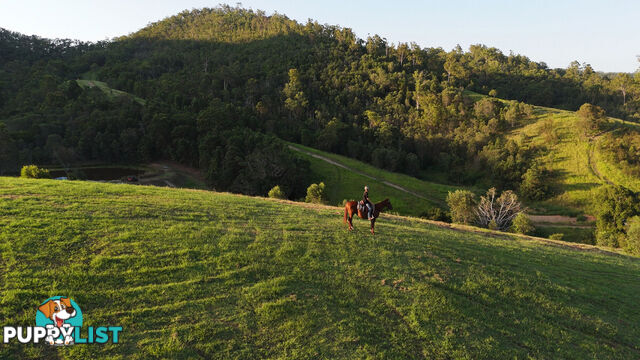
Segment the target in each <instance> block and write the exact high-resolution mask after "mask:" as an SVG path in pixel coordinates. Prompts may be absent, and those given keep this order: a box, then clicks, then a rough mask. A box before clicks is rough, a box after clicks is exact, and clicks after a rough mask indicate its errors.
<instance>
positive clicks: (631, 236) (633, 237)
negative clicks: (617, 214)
mask: <svg viewBox="0 0 640 360" xmlns="http://www.w3.org/2000/svg"><path fill="white" fill-rule="evenodd" d="M626 245H627V246H626V248H627V251H629V252H630V253H632V254H637V255H640V216H634V217H632V218H630V219H629V220H628V221H627V244H626Z"/></svg>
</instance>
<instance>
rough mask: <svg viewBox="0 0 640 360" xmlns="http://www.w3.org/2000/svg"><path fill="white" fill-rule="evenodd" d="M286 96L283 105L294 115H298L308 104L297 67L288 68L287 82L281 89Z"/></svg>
mask: <svg viewBox="0 0 640 360" xmlns="http://www.w3.org/2000/svg"><path fill="white" fill-rule="evenodd" d="M282 93H283V94H284V96H285V97H286V99H285V101H284V106H285V107H286V108H287V109H288V110H289V111H291V113H293V114H295V115H296V116H300V115H301V114H302V112H303V111H304V110H305V109H306V108H307V106H308V105H309V101H308V100H307V97H306V96H305V94H304V92H303V91H302V82H301V81H300V74H299V73H298V70H297V69H289V82H288V83H287V84H286V85H285V86H284V90H283V91H282Z"/></svg>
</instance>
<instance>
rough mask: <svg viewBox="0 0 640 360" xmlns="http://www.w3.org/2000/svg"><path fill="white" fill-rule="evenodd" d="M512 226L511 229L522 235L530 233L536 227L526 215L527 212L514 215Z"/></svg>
mask: <svg viewBox="0 0 640 360" xmlns="http://www.w3.org/2000/svg"><path fill="white" fill-rule="evenodd" d="M512 228H513V231H515V232H517V233H518V234H524V235H528V234H531V233H533V231H534V230H535V229H536V228H535V227H534V226H533V222H532V221H531V219H530V218H529V217H528V216H527V214H525V213H523V212H521V213H519V214H518V215H516V217H515V218H514V219H513V225H512Z"/></svg>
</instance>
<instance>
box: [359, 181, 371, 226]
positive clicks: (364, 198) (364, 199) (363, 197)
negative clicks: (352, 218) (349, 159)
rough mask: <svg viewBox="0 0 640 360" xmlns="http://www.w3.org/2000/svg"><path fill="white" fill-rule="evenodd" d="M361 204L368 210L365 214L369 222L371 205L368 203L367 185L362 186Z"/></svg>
mask: <svg viewBox="0 0 640 360" xmlns="http://www.w3.org/2000/svg"><path fill="white" fill-rule="evenodd" d="M362 203H363V204H364V205H365V206H366V207H367V209H368V210H369V211H368V213H367V217H368V218H369V220H371V219H373V204H372V203H371V201H369V187H368V186H367V185H365V186H364V193H363V194H362Z"/></svg>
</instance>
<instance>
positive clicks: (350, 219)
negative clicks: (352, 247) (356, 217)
mask: <svg viewBox="0 0 640 360" xmlns="http://www.w3.org/2000/svg"><path fill="white" fill-rule="evenodd" d="M347 220H348V221H349V230H353V222H352V220H353V213H352V212H349V218H348V219H347Z"/></svg>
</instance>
